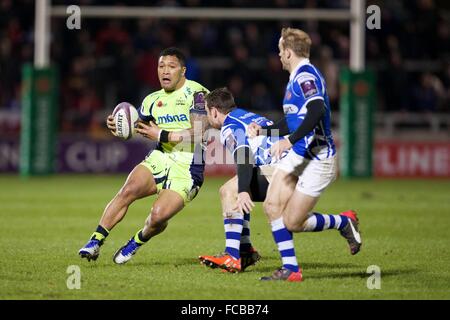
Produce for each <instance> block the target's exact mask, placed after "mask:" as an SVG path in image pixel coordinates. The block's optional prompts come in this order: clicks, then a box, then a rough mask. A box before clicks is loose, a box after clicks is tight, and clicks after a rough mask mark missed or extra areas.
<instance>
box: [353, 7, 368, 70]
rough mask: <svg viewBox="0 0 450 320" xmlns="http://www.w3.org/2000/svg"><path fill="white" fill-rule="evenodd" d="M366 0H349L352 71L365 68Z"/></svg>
mask: <svg viewBox="0 0 450 320" xmlns="http://www.w3.org/2000/svg"><path fill="white" fill-rule="evenodd" d="M365 8H366V0H351V3H350V12H351V15H352V19H351V22H350V69H351V70H352V71H354V72H358V71H364V69H365V63H366V61H365V32H366V23H365V20H366V19H365V17H366V11H365Z"/></svg>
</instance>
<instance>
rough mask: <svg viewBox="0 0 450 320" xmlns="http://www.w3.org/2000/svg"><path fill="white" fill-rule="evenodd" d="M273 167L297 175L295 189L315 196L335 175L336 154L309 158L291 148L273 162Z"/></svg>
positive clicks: (317, 195) (318, 194)
mask: <svg viewBox="0 0 450 320" xmlns="http://www.w3.org/2000/svg"><path fill="white" fill-rule="evenodd" d="M275 167H276V168H278V169H280V170H283V171H285V172H287V173H289V174H293V175H295V176H297V177H298V182H297V185H296V189H297V190H298V191H300V192H302V193H304V194H306V195H309V196H311V197H316V198H317V197H319V196H320V194H321V193H322V192H323V191H324V190H325V189H326V188H327V187H328V186H329V185H330V184H331V183H332V182H333V181H334V180H336V177H337V159H336V156H333V157H331V158H327V159H323V160H309V159H306V158H304V157H302V156H300V155H298V154H297V153H296V152H295V151H294V150H292V149H291V150H290V151H289V153H288V154H287V155H286V156H285V157H284V158H282V159H281V160H280V162H278V163H276V164H275Z"/></svg>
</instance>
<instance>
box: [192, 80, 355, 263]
mask: <svg viewBox="0 0 450 320" xmlns="http://www.w3.org/2000/svg"><path fill="white" fill-rule="evenodd" d="M205 109H206V113H207V117H208V122H209V124H210V125H211V126H212V127H213V128H216V129H220V130H221V131H220V140H221V142H222V143H223V144H224V145H225V146H226V147H227V148H228V150H229V151H230V152H231V153H232V155H233V157H234V160H235V163H236V164H237V175H236V176H235V177H233V178H232V179H230V180H229V181H228V182H226V183H225V184H224V185H223V186H222V187H221V188H220V198H221V203H222V210H223V211H222V212H223V219H224V228H225V239H226V241H225V251H224V252H223V253H220V254H218V255H215V256H208V255H204V256H200V257H199V259H200V261H201V262H202V263H203V264H205V265H207V266H209V267H212V268H216V267H219V268H222V269H224V270H226V271H229V272H241V271H244V270H245V268H247V267H249V266H251V265H253V264H255V263H256V262H257V261H258V260H259V259H260V255H259V253H258V252H257V251H256V250H255V249H254V248H253V246H252V244H251V241H250V225H249V222H250V211H251V210H252V208H253V207H254V203H253V201H264V199H265V198H266V193H267V188H268V185H269V182H270V180H271V174H272V171H273V168H274V166H273V165H274V163H275V162H276V161H277V160H276V159H275V158H274V157H271V155H270V154H269V149H270V147H271V146H273V145H274V144H275V143H277V141H281V140H283V139H284V137H280V136H279V135H277V134H276V132H275V131H274V130H271V132H270V134H269V135H270V136H269V137H268V136H262V135H260V136H258V137H253V138H249V137H248V132H247V128H248V126H249V125H250V124H252V123H257V124H258V125H259V126H271V125H272V124H273V123H272V122H271V121H270V120H268V119H266V118H265V117H263V116H260V115H257V114H255V113H252V112H249V111H246V110H244V109H241V108H237V107H236V105H235V102H234V98H233V95H232V94H231V92H230V91H228V90H227V89H226V88H219V89H215V90H213V91H212V92H211V93H209V94H207V95H206V97H205ZM282 121H283V122H284V119H282ZM272 127H277V125H275V126H272ZM286 153H287V152H286ZM286 153H285V154H286ZM293 192H294V186H292V188H291V189H290V190H285V193H284V194H283V197H285V198H286V199H288V198H289V197H290V196H291V195H292V194H293ZM322 216H325V215H320V217H322ZM317 219H318V218H317V216H316V215H310V216H309V217H308V220H311V221H309V222H308V225H316V224H317V223H316V221H317ZM331 219H334V221H338V223H335V224H333V225H329V226H328V227H327V228H321V229H320V230H315V228H312V229H311V228H310V229H308V228H306V229H305V230H301V231H322V230H325V229H333V228H336V229H337V227H338V226H339V225H341V221H343V220H345V221H347V220H346V219H347V217H346V216H342V217H341V216H331ZM279 248H280V247H279ZM283 250H284V246H283V245H282V246H281V250H280V254H283V253H284V251H283Z"/></svg>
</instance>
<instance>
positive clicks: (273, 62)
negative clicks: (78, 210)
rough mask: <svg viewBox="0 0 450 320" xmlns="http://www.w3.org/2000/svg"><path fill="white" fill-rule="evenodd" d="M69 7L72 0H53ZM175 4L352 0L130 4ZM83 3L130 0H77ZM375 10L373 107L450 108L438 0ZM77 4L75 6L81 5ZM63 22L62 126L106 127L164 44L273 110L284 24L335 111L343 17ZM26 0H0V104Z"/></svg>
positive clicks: (27, 17)
mask: <svg viewBox="0 0 450 320" xmlns="http://www.w3.org/2000/svg"><path fill="white" fill-rule="evenodd" d="M52 2H53V5H70V4H73V1H56V0H53V1H52ZM150 2H151V3H152V5H154V6H177V7H207V6H209V7H236V8H242V7H271V8H330V9H346V8H349V0H295V1H294V0H263V1H249V0H234V1H202V0H161V1H133V5H145V6H148V5H149V3H150ZM78 3H79V4H80V5H81V6H83V5H123V4H127V5H129V2H128V1H127V2H125V1H100V0H98V1H96V0H84V1H79V2H78ZM370 4H377V5H379V6H380V8H381V29H380V30H367V34H366V59H367V66H368V67H370V68H372V69H373V70H374V71H375V72H376V75H377V110H379V111H399V112H401V111H412V112H446V113H449V112H450V21H449V18H450V11H449V6H448V4H446V2H445V1H444V0H443V1H438V0H414V1H411V0H409V1H408V0H394V1H387V0H385V1H370V0H369V1H367V5H370ZM81 8H82V7H81ZM82 14H83V11H82V9H81V17H82V20H81V29H80V30H68V29H67V28H66V22H65V19H63V18H52V37H51V61H52V64H53V65H54V66H56V67H57V69H58V72H59V74H60V79H61V81H60V92H59V102H60V105H59V108H60V123H61V129H62V130H64V131H83V130H88V129H93V130H95V128H97V127H104V125H103V122H104V116H105V114H107V113H108V112H109V111H111V110H112V109H113V108H114V106H115V105H116V104H117V103H118V102H120V101H129V102H131V103H133V104H134V105H135V106H139V105H140V103H141V101H142V99H143V98H144V97H145V96H146V95H147V94H149V93H150V92H152V91H154V90H158V89H159V82H158V77H157V73H156V66H157V59H158V54H159V52H160V50H161V49H162V48H165V47H169V46H178V47H180V48H182V49H183V50H184V51H185V52H186V54H187V55H188V57H189V59H188V61H187V68H188V72H187V77H188V78H189V79H192V80H197V81H200V82H201V83H202V84H204V85H206V86H207V87H209V88H210V89H214V88H216V87H218V86H228V87H229V88H230V89H231V91H232V92H233V93H234V94H235V96H236V100H237V103H238V105H240V106H242V107H245V108H249V109H253V110H257V111H259V112H265V111H267V112H269V111H273V110H280V106H281V101H282V96H283V93H284V88H285V85H286V83H287V80H288V74H287V72H286V71H283V70H282V69H281V64H280V61H279V58H278V47H277V44H278V39H279V36H280V30H281V28H282V27H284V26H293V27H298V28H301V29H303V30H305V31H307V32H308V33H309V34H310V36H311V38H312V41H313V47H312V52H311V60H312V62H313V63H315V64H316V65H317V66H318V67H319V69H320V70H321V71H322V73H323V74H324V76H325V78H326V81H327V85H328V93H329V96H330V100H331V103H332V107H333V109H334V110H338V109H339V70H340V68H341V67H343V66H346V65H348V59H349V47H350V39H349V35H350V32H349V23H348V22H317V21H305V22H299V21H261V20H259V21H233V20H222V21H218V20H211V21H208V20H183V19H149V18H145V19H115V20H112V19H90V18H86V19H83V16H82ZM33 29H34V1H33V0H14V1H13V0H1V1H0V77H1V79H0V112H1V111H6V112H12V111H17V110H20V98H21V86H20V83H21V69H22V66H23V64H24V63H27V62H33V37H34V35H33Z"/></svg>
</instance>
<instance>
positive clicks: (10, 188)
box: [0, 175, 450, 300]
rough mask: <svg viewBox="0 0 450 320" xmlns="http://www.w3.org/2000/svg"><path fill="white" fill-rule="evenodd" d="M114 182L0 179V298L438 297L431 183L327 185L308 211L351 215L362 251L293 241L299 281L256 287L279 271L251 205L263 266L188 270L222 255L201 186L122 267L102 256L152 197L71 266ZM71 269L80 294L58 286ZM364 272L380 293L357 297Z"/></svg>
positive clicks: (217, 217) (439, 230)
mask: <svg viewBox="0 0 450 320" xmlns="http://www.w3.org/2000/svg"><path fill="white" fill-rule="evenodd" d="M124 179H125V176H95V175H92V176H54V177H47V178H45V177H44V178H32V179H28V180H23V179H19V178H18V177H16V176H0V208H1V210H0V243H1V263H0V299H189V300H196V299H262V300H265V299H282V300H297V299H449V298H450V286H449V284H450V268H449V266H450V236H449V227H450V183H449V182H448V181H443V180H422V181H419V180H351V181H350V180H349V181H347V180H344V179H339V180H338V181H336V182H335V183H334V184H333V185H332V186H331V187H330V188H329V189H328V190H327V191H326V192H325V193H324V195H323V196H322V199H321V200H320V201H319V204H318V206H317V208H316V209H317V211H319V212H323V213H338V212H340V211H343V210H346V209H350V208H353V209H355V210H357V211H358V214H359V218H360V222H361V230H362V237H363V242H364V244H363V247H362V251H361V252H360V253H359V254H358V255H356V256H351V255H350V253H349V249H348V247H347V243H346V242H345V240H344V239H343V238H341V236H340V235H339V233H338V232H337V231H335V230H331V231H325V232H320V233H300V234H296V235H295V246H296V253H297V257H298V259H299V263H300V265H301V267H302V268H303V274H304V282H302V283H285V282H282V283H281V282H277V283H273V282H270V283H266V282H264V283H263V282H260V281H259V280H258V279H259V277H261V276H264V275H267V274H270V273H271V272H272V271H273V270H274V269H276V268H277V267H279V266H280V259H279V255H278V252H277V250H276V247H275V244H274V242H273V239H272V235H271V233H270V228H269V225H268V224H267V220H266V218H265V216H264V214H263V212H262V207H261V204H257V206H256V208H255V210H254V212H252V220H251V234H252V240H253V243H254V245H255V247H256V248H257V249H258V250H259V251H260V253H261V255H262V256H263V258H262V260H261V261H260V263H259V264H257V265H256V266H254V267H251V268H249V269H248V270H247V271H246V272H244V273H241V274H226V273H222V272H220V271H219V270H217V269H216V270H212V269H208V268H207V267H205V266H203V265H200V264H199V263H198V261H197V256H198V255H200V254H215V253H218V252H220V251H221V250H223V248H224V235H223V224H222V218H221V209H220V202H219V195H218V188H219V186H220V184H221V183H223V182H224V181H225V179H219V178H207V179H206V181H205V184H204V186H203V187H202V190H201V191H200V194H199V195H198V197H197V198H196V199H195V200H194V201H193V202H192V203H191V204H189V205H188V206H187V207H186V208H185V209H184V210H183V211H182V212H181V213H179V214H178V215H177V216H175V217H174V218H173V219H172V220H171V221H170V223H169V227H168V229H167V230H166V231H165V232H164V233H162V234H160V235H159V236H157V237H155V238H154V239H152V240H151V241H150V242H149V243H148V244H146V245H145V246H144V247H143V248H141V249H140V251H139V252H138V253H137V254H136V255H135V256H134V257H133V259H132V260H131V261H130V262H128V263H127V264H126V265H120V266H118V265H115V264H114V263H113V262H112V255H113V253H114V252H115V251H116V250H117V248H119V247H120V246H121V245H122V244H124V243H125V242H126V241H127V240H128V239H129V238H130V237H131V235H133V234H134V233H135V232H136V231H137V230H138V229H139V228H141V227H142V226H143V223H144V220H145V218H146V216H147V214H148V212H149V210H150V208H151V206H152V202H153V198H148V199H144V200H139V201H138V202H136V203H134V204H133V205H132V206H131V207H130V210H129V211H128V214H127V215H126V217H125V218H124V220H123V221H122V222H121V223H120V224H119V225H118V226H117V227H116V228H115V229H114V230H113V231H112V233H111V234H110V236H109V237H108V239H107V241H106V242H105V244H104V246H103V247H102V252H101V254H100V257H99V259H98V260H97V261H96V262H90V263H89V262H87V261H86V260H84V259H83V260H82V259H80V258H79V257H78V255H77V251H78V249H79V248H80V247H81V246H82V245H84V244H85V242H86V241H87V239H88V237H89V236H90V235H91V233H92V232H93V230H94V228H95V227H96V226H97V223H98V220H99V218H100V215H101V213H102V211H103V208H104V206H105V205H106V204H107V203H108V201H109V200H110V199H111V197H112V196H113V195H114V194H115V192H117V190H118V189H119V188H120V186H121V185H122V183H123V181H124ZM71 265H76V266H79V268H80V270H81V288H80V289H73V290H70V289H68V288H67V285H66V281H67V279H68V277H69V276H70V274H68V273H67V269H68V267H69V266H71ZM371 265H376V266H379V268H380V270H381V288H380V289H372V290H370V289H368V288H367V281H368V278H369V277H370V276H371V275H372V274H369V273H367V268H368V267H369V266H371Z"/></svg>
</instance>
